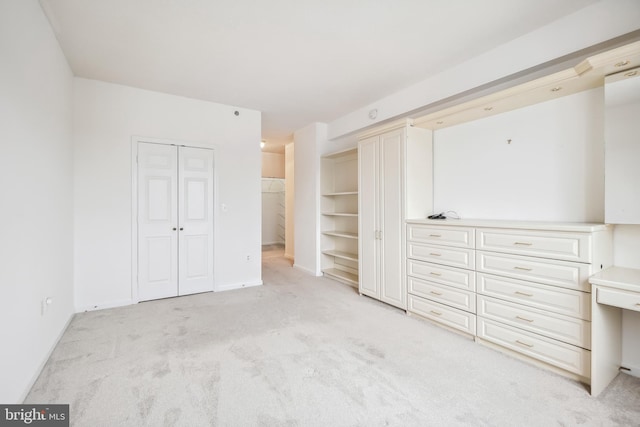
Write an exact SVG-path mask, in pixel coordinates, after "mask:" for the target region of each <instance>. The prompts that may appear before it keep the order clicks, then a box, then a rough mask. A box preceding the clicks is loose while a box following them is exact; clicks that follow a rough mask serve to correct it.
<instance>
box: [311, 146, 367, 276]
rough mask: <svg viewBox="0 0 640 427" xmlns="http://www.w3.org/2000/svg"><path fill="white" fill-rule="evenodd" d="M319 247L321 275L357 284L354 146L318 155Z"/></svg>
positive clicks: (356, 209)
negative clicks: (319, 157) (320, 163)
mask: <svg viewBox="0 0 640 427" xmlns="http://www.w3.org/2000/svg"><path fill="white" fill-rule="evenodd" d="M320 173H321V193H322V201H321V213H322V221H321V230H322V238H321V250H322V272H323V273H324V275H325V276H328V277H331V278H332V279H335V280H338V281H340V282H343V283H346V284H349V285H351V286H354V287H357V286H358V149H357V148H352V149H348V150H343V151H339V152H335V153H331V154H327V155H325V156H323V157H322V165H321V172H320Z"/></svg>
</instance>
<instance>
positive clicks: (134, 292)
mask: <svg viewBox="0 0 640 427" xmlns="http://www.w3.org/2000/svg"><path fill="white" fill-rule="evenodd" d="M141 142H143V143H144V142H146V143H151V144H162V145H174V146H176V147H191V148H205V149H207V150H212V151H213V187H212V189H213V212H212V221H213V236H214V244H213V254H212V256H213V260H212V262H213V291H214V292H215V291H216V271H217V269H216V256H215V254H216V244H215V236H217V235H218V221H216V208H217V206H218V179H217V170H218V168H217V156H216V153H217V152H218V150H217V147H216V144H211V143H204V142H193V141H188V142H187V141H181V140H175V139H167V138H151V137H146V136H139V135H134V136H132V137H131V303H132V304H137V303H139V302H140V298H139V295H138V144H139V143H141Z"/></svg>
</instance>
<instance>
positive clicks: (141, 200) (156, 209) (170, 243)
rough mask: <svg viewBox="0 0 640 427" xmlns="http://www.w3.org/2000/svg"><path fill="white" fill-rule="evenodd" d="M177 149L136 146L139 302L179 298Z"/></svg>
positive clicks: (173, 147)
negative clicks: (172, 297)
mask: <svg viewBox="0 0 640 427" xmlns="http://www.w3.org/2000/svg"><path fill="white" fill-rule="evenodd" d="M177 156H178V151H177V147H175V146H171V145H160V144H150V143H139V144H138V299H139V300H140V301H146V300H152V299H158V298H166V297H171V296H176V295H177V294H178V231H177V225H178V219H177V214H178V211H177V209H176V206H177V199H178V196H177V193H178V191H177V190H178V188H177V177H178V175H177V163H178V158H177Z"/></svg>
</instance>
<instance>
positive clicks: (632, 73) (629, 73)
mask: <svg viewBox="0 0 640 427" xmlns="http://www.w3.org/2000/svg"><path fill="white" fill-rule="evenodd" d="M636 74H638V70H633V71H629V72H628V73H624V75H625V76H627V77H633V76H635V75H636Z"/></svg>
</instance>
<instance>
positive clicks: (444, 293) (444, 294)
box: [407, 277, 476, 313]
mask: <svg viewBox="0 0 640 427" xmlns="http://www.w3.org/2000/svg"><path fill="white" fill-rule="evenodd" d="M407 286H408V292H409V293H410V294H413V295H417V296H421V297H425V298H428V299H430V300H432V301H436V302H439V303H442V304H446V305H448V306H451V307H454V308H459V309H460V310H465V311H469V312H471V313H475V312H476V293H475V292H472V291H463V290H462V289H456V288H452V287H449V286H443V285H438V284H436V283H431V282H427V281H425V280H420V279H416V278H415V277H409V278H408V279H407Z"/></svg>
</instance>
